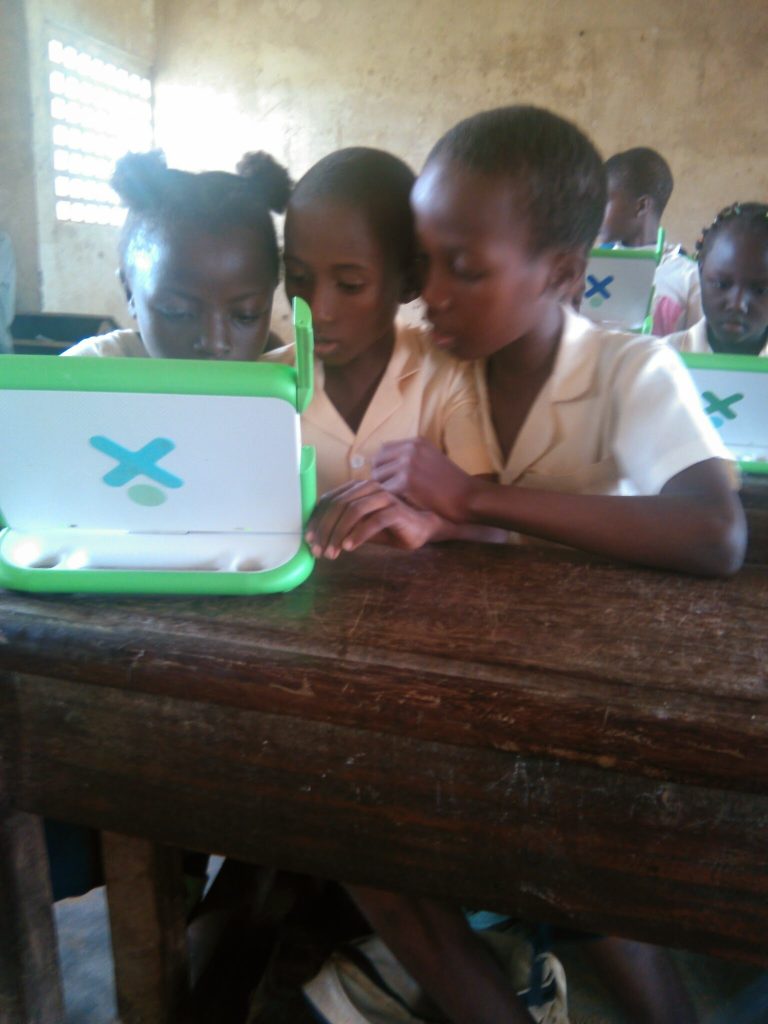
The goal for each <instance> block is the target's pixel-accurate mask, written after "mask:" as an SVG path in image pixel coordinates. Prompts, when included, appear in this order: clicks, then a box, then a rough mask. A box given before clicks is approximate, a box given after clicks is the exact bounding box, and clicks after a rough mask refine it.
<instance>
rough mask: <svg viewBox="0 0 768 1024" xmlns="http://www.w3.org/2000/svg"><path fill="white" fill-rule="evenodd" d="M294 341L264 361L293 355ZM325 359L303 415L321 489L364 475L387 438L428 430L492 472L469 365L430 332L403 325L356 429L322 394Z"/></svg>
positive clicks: (464, 460) (455, 453)
mask: <svg viewBox="0 0 768 1024" xmlns="http://www.w3.org/2000/svg"><path fill="white" fill-rule="evenodd" d="M293 358H294V349H293V346H292V345H289V346H286V348H284V349H279V350H277V351H275V352H268V353H267V354H266V356H265V359H266V360H267V361H272V360H275V361H279V362H293ZM324 382H325V373H324V369H323V364H322V362H321V361H320V360H319V359H316V360H315V388H314V395H313V398H312V401H311V403H310V405H309V408H308V409H307V410H306V412H305V413H304V414H303V416H302V417H301V435H302V442H303V443H304V444H311V445H314V447H315V449H316V451H317V493H318V494H323V493H325V492H326V491H329V490H331V489H332V488H334V487H338V486H340V485H341V484H344V483H348V482H349V481H352V480H366V479H367V478H368V477H369V476H370V474H371V465H372V461H373V458H374V456H375V455H376V453H377V452H378V451H379V449H380V448H381V446H382V445H383V444H386V443H387V442H388V441H402V440H405V439H407V438H410V437H425V438H427V440H429V441H432V443H433V444H435V445H436V446H437V447H438V448H440V449H441V451H443V452H445V453H446V455H447V456H448V457H449V458H450V459H452V460H453V461H454V462H455V463H457V465H459V466H460V467H461V468H462V469H463V470H465V472H467V473H471V474H473V475H475V474H480V473H491V472H493V467H492V463H491V460H490V458H489V456H488V454H487V452H486V450H485V445H484V443H483V434H482V430H481V427H480V421H479V417H478V410H477V397H476V394H475V389H474V386H473V382H472V374H471V369H470V368H469V367H468V366H467V365H466V364H463V363H460V362H459V361H458V360H455V359H453V358H452V357H451V356H449V355H447V354H446V353H444V352H441V351H440V350H439V349H437V348H435V346H434V345H433V344H432V342H431V340H430V336H429V333H428V332H426V331H424V330H422V329H420V328H417V327H406V326H399V327H398V329H397V336H396V339H395V347H394V350H393V352H392V358H391V359H390V361H389V364H388V365H387V368H386V370H385V371H384V374H383V376H382V378H381V381H380V382H379V386H378V388H377V389H376V392H375V394H374V396H373V398H372V399H371V402H370V405H369V406H368V408H367V409H366V411H365V415H364V416H363V419H362V422H361V423H360V426H359V428H358V430H357V433H355V432H353V431H352V430H351V428H350V427H349V425H348V424H347V422H346V421H345V420H344V419H343V418H342V416H341V415H340V414H339V412H338V410H337V409H336V407H335V406H334V404H333V403H332V402H331V400H330V398H329V397H328V395H327V394H326V393H325V386H324Z"/></svg>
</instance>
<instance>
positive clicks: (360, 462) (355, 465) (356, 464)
mask: <svg viewBox="0 0 768 1024" xmlns="http://www.w3.org/2000/svg"><path fill="white" fill-rule="evenodd" d="M349 464H350V466H351V467H352V469H362V468H363V466H364V465H365V456H363V455H353V456H352V458H351V459H350V460H349Z"/></svg>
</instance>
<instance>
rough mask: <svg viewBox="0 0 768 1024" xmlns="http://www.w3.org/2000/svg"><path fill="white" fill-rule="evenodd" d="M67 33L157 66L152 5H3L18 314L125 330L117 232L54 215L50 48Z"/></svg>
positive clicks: (0, 218)
mask: <svg viewBox="0 0 768 1024" xmlns="http://www.w3.org/2000/svg"><path fill="white" fill-rule="evenodd" d="M62 28H63V29H64V30H67V29H70V30H74V31H75V32H77V33H78V35H80V36H83V35H84V36H87V37H89V39H90V40H94V41H95V45H96V48H97V49H98V45H99V44H101V45H102V46H106V47H107V48H110V47H112V48H116V49H117V50H118V51H119V52H120V53H121V54H122V53H125V54H128V55H132V56H133V57H134V58H137V59H138V60H139V61H141V62H143V63H146V64H150V65H151V62H152V59H153V56H154V44H155V23H154V0H132V2H131V3H130V4H126V3H123V2H121V0H98V2H97V0H26V2H24V3H22V0H3V2H2V3H0V95H2V105H0V111H1V113H0V117H1V118H2V120H0V127H1V128H2V138H3V141H4V145H3V146H2V147H0V227H5V230H7V231H8V232H9V233H10V234H11V237H12V239H13V242H14V248H15V249H16V256H17V264H18V276H19V286H18V293H17V301H16V308H17V310H18V311H38V310H43V311H47V312H83V313H86V312H88V313H96V314H108V315H112V316H114V317H115V319H117V320H118V321H119V322H121V323H126V322H127V320H128V317H127V313H126V310H125V300H124V298H123V296H122V292H121V290H120V287H119V285H118V282H117V280H116V277H115V267H116V256H115V252H116V245H117V236H118V231H117V229H116V228H110V227H104V226H100V225H91V224H88V225H86V224H71V223H63V222H60V221H57V220H56V218H55V207H54V203H55V199H54V194H53V171H52V168H51V149H52V147H51V141H50V119H49V115H48V98H47V95H46V89H47V72H48V68H47V42H48V38H49V34H51V33H52V34H57V29H62ZM102 52H103V55H104V56H105V57H107V56H109V55H110V52H111V51H110V50H108V49H107V50H103V51H102ZM6 225H7V226H6Z"/></svg>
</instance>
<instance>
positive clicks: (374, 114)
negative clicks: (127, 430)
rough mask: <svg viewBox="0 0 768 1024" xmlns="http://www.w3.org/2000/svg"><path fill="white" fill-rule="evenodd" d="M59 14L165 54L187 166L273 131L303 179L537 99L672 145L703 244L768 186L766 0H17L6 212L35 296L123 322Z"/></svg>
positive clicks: (694, 229)
mask: <svg viewBox="0 0 768 1024" xmlns="http://www.w3.org/2000/svg"><path fill="white" fill-rule="evenodd" d="M48 21H51V22H53V23H55V24H59V25H63V26H64V27H65V28H67V27H68V28H72V29H75V30H78V31H80V32H84V33H86V34H88V35H90V36H92V37H94V39H96V40H98V41H100V42H102V43H104V44H108V45H111V46H113V47H117V48H118V49H120V50H122V51H124V52H127V53H129V54H133V55H134V56H135V57H136V58H138V59H139V60H142V61H146V62H147V63H152V62H153V60H156V87H157V92H156V114H157V130H158V141H159V143H160V144H161V145H163V146H164V147H165V149H166V151H167V153H168V156H169V160H170V162H172V163H176V164H177V165H178V166H182V167H188V168H190V169H202V168H209V167H222V168H230V169H231V168H233V167H234V164H235V163H236V161H237V159H238V158H239V157H240V155H241V154H242V153H243V152H244V151H245V150H247V149H254V148H264V149H268V150H271V151H272V152H273V153H274V154H275V155H276V156H277V157H278V158H280V159H282V160H283V161H284V162H286V163H287V164H288V166H289V168H290V170H291V172H292V173H293V174H294V176H298V175H300V174H301V173H302V172H303V171H304V170H306V168H307V167H308V166H310V165H311V164H312V163H313V162H314V161H315V160H316V159H317V158H318V157H320V156H321V155H323V154H324V153H326V152H328V151H330V150H332V149H335V148H338V147H339V146H344V145H350V144H355V143H363V144H372V145H378V146H383V147H385V148H389V149H391V150H393V151H394V152H396V153H399V154H400V155H402V156H403V157H405V158H406V159H407V160H409V161H410V162H411V163H412V164H413V165H414V166H415V167H418V166H419V164H420V163H421V162H422V160H423V158H424V156H425V154H426V152H427V151H428V149H429V147H430V146H431V144H432V143H433V142H434V141H435V139H436V138H437V137H438V136H439V134H440V133H441V132H442V131H443V130H444V129H445V128H447V127H448V126H449V125H450V124H452V123H453V122H454V121H456V120H457V119H458V118H459V117H461V116H463V115H465V114H468V113H471V112H472V111H475V110H478V109H481V108H483V107H488V106H492V105H496V104H501V103H509V102H533V103H538V104H543V105H547V106H550V107H552V108H553V109H555V110H557V111H559V112H561V113H563V114H565V115H567V116H569V117H571V118H573V119H574V120H576V121H578V122H579V123H580V124H581V125H582V126H583V127H585V128H586V129H587V130H588V131H589V132H590V133H591V134H592V136H593V137H594V139H595V141H596V142H597V144H598V146H599V147H600V148H601V149H602V151H603V152H604V153H605V154H606V155H609V154H610V153H612V152H615V151H617V150H619V149H623V148H626V147H627V146H631V145H642V144H648V145H653V146H655V147H656V148H658V149H659V150H661V151H662V152H663V153H664V154H665V155H666V156H667V158H668V159H669V161H670V163H671V164H672V168H673V171H674V173H675V176H676V179H677V187H676V190H675V193H674V195H673V197H672V201H671V203H670V207H669V209H668V213H667V215H666V217H665V222H666V227H667V229H668V232H669V235H670V237H672V238H676V239H681V240H682V241H684V242H685V243H686V244H688V245H691V244H692V242H693V241H694V239H695V237H696V235H697V233H698V231H699V228H700V227H701V225H702V224H704V223H705V222H707V221H708V220H709V219H710V218H711V217H712V215H713V214H714V213H715V212H716V211H717V209H718V208H720V207H721V206H723V205H724V204H725V203H728V202H730V201H732V200H734V199H737V198H763V199H765V198H766V195H767V194H768V169H767V168H768V161H767V160H766V154H768V121H767V120H766V118H765V116H764V108H765V97H766V96H767V95H768V61H766V59H765V53H766V51H767V49H768V5H767V4H766V3H765V0H739V3H738V4H736V3H728V2H727V0H721V2H718V0H674V2H673V3H670V2H669V0H663V2H662V0H642V2H641V0H618V2H617V0H538V3H535V4H530V3H523V2H522V0H473V2H472V3H469V4H468V3H465V2H463V0H462V2H458V0H419V2H417V3H413V2H412V0H389V2H388V3H386V4H381V3H380V2H379V0H133V2H131V3H130V4H127V3H124V2H121V0H26V3H23V2H22V0H3V3H0V95H1V96H2V104H1V105H0V129H2V132H3V135H2V137H3V139H4V140H9V139H10V140H12V144H6V145H5V146H3V147H2V152H0V226H2V225H3V224H5V225H7V226H8V227H10V230H11V232H12V234H13V235H14V241H15V243H16V247H17V255H18V260H19V272H20V273H19V278H20V281H19V308H22V307H23V308H28V309H33V308H40V306H42V308H45V309H48V310H62V311H66V310H81V311H88V312H97V313H101V312H105V313H107V312H110V313H112V314H113V315H115V316H117V318H118V319H119V320H120V321H121V322H126V317H125V311H124V307H123V301H122V297H121V295H120V293H119V289H118V287H117V284H116V282H115V279H114V267H115V242H116V234H117V233H116V231H115V230H114V229H110V228H100V227H95V226H92V225H88V226H86V225H73V224H63V223H57V222H56V220H55V218H54V215H53V195H52V182H51V174H50V171H49V159H50V143H49V134H48V133H49V123H48V115H47V105H46V103H45V98H44V94H43V90H44V84H45V73H44V57H45V42H46V36H47V33H46V28H45V26H46V22H48ZM32 109H34V117H31V116H30V112H31V110H32ZM6 229H7V228H6Z"/></svg>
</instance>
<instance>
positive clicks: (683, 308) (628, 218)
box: [598, 146, 701, 337]
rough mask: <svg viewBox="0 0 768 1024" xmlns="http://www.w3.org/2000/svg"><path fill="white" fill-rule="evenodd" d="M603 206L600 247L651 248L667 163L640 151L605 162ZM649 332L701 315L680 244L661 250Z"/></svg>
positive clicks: (668, 185) (667, 184)
mask: <svg viewBox="0 0 768 1024" xmlns="http://www.w3.org/2000/svg"><path fill="white" fill-rule="evenodd" d="M605 172H606V175H607V179H608V203H607V205H606V208H605V216H604V218H603V223H602V226H601V228H600V233H599V235H598V242H599V243H600V244H610V243H613V244H619V245H626V246H631V247H633V248H634V247H636V246H649V247H651V248H655V246H656V238H657V236H658V233H659V224H660V222H661V215H662V213H663V212H664V209H665V207H666V205H667V202H668V200H669V197H670V195H671V194H672V186H673V181H672V172H671V171H670V169H669V164H668V163H667V161H666V160H665V159H664V157H663V156H661V154H660V153H657V152H656V150H654V149H647V148H645V147H643V146H639V147H637V148H635V149H628V150H626V151H625V152H623V153H617V154H616V155H615V156H612V157H611V158H610V159H609V160H607V161H606V163H605ZM653 287H654V295H653V333H654V334H656V335H658V336H659V337H662V336H663V335H665V334H670V333H671V332H672V331H679V330H681V329H682V328H684V327H690V325H691V324H693V323H695V322H696V321H697V320H698V318H699V317H700V316H701V299H700V296H699V282H698V275H697V274H696V266H695V264H694V262H693V261H692V260H690V259H689V258H688V256H687V255H686V254H685V252H684V250H683V248H682V246H680V245H669V244H667V245H665V246H664V254H663V255H662V257H661V263H660V264H659V267H658V268H657V270H656V274H655V276H654V280H653Z"/></svg>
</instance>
